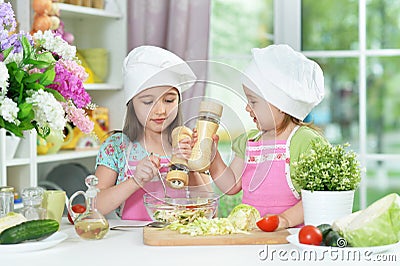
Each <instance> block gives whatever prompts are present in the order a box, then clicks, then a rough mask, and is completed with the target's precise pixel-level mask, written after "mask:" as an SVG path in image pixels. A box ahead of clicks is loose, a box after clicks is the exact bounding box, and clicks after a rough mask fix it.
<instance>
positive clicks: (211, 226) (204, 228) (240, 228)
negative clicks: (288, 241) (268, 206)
mask: <svg viewBox="0 0 400 266" xmlns="http://www.w3.org/2000/svg"><path fill="white" fill-rule="evenodd" d="M259 218H260V213H259V212H258V210H257V209H256V208H254V207H252V206H250V205H246V204H239V205H238V206H236V207H235V208H233V210H232V211H231V213H230V214H229V216H228V218H213V219H207V218H206V217H204V216H203V217H196V218H195V219H194V220H193V221H191V222H188V223H185V224H183V223H181V222H179V221H174V222H172V223H171V224H169V225H168V226H166V227H165V228H166V229H170V230H174V231H178V232H179V233H181V234H189V235H191V236H199V235H202V236H204V235H229V234H237V233H244V234H248V232H247V231H250V230H252V229H254V228H255V227H256V226H257V225H256V221H257V220H258V219H259ZM175 220H176V219H175Z"/></svg>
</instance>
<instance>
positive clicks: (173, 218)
mask: <svg viewBox="0 0 400 266" xmlns="http://www.w3.org/2000/svg"><path fill="white" fill-rule="evenodd" d="M212 212H213V211H212V210H211V209H206V208H197V209H182V210H179V209H175V210H158V211H156V212H155V213H154V218H155V219H156V220H157V221H160V222H164V223H174V222H178V223H180V224H188V223H191V222H193V221H195V220H197V219H199V218H202V217H212V215H213V213H212Z"/></svg>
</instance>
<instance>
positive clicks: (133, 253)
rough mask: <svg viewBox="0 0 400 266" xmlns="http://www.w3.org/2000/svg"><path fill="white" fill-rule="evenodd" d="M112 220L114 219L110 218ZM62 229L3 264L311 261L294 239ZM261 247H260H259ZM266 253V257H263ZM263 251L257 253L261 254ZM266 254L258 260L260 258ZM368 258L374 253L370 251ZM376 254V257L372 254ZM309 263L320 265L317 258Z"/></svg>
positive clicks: (164, 265) (0, 260)
mask: <svg viewBox="0 0 400 266" xmlns="http://www.w3.org/2000/svg"><path fill="white" fill-rule="evenodd" d="M110 224H115V221H110ZM61 231H62V232H65V233H67V234H68V238H67V239H66V240H65V241H63V242H61V243H60V244H58V245H56V246H54V247H51V248H49V249H45V250H38V251H32V252H26V253H12V254H11V253H10V254H4V253H0V265H1V266H19V265H21V266H22V265H23V266H30V265H32V266H33V265H35V266H36V265H38V266H47V265H49V266H50V265H51V266H62V265H68V266H73V265H90V266H98V265H109V266H114V265H115V266H117V265H131V266H136V265H144V264H145V263H146V264H147V265H160V266H168V265H173V266H177V265H186V266H191V265H220V266H225V265H227V266H230V265H246V266H250V265H276V264H284V265H310V260H309V259H305V260H303V259H302V260H300V261H294V260H293V259H292V258H291V256H296V255H299V254H300V255H301V254H302V253H301V252H302V251H301V250H299V249H297V248H296V247H295V246H294V245H291V244H284V245H268V246H266V245H232V246H185V247H180V246H179V247H154V246H146V245H144V244H143V233H142V232H143V229H142V228H135V229H129V231H109V232H108V234H107V235H106V236H105V238H104V239H101V240H91V241H89V240H82V239H80V238H79V237H78V236H77V235H76V234H75V231H74V228H73V226H72V225H70V224H69V223H68V221H67V220H66V219H64V220H63V222H62V227H61ZM260 252H261V253H260ZM267 253H268V258H265V256H266V254H267ZM260 254H261V257H260ZM384 254H385V255H391V256H392V257H391V258H393V257H395V258H396V260H397V261H396V262H391V263H389V264H387V265H399V262H400V248H399V246H397V248H396V249H394V250H389V251H388V252H386V253H384ZM262 257H263V258H264V260H262V259H261V258H262ZM371 258H372V257H371ZM374 258H375V257H374ZM318 259H320V258H318ZM311 264H315V265H321V264H322V263H321V261H319V260H317V261H314V259H312V261H311ZM330 264H333V265H339V264H340V265H344V264H346V265H366V264H369V265H386V263H385V264H377V263H376V262H374V261H365V260H361V261H354V260H350V261H343V260H341V259H340V258H338V259H337V260H335V261H334V260H331V259H329V258H325V259H324V261H323V265H330Z"/></svg>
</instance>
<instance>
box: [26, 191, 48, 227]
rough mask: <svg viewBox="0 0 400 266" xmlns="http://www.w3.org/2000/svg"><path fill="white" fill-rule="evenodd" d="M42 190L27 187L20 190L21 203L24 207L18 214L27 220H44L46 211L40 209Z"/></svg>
mask: <svg viewBox="0 0 400 266" xmlns="http://www.w3.org/2000/svg"><path fill="white" fill-rule="evenodd" d="M43 194H44V189H43V188H41V187H29V188H24V189H23V190H22V193H21V196H22V203H23V205H24V207H23V208H22V209H21V211H20V213H21V214H22V215H23V216H25V218H26V219H27V220H42V219H46V209H45V208H42V201H43Z"/></svg>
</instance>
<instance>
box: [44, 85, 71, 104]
mask: <svg viewBox="0 0 400 266" xmlns="http://www.w3.org/2000/svg"><path fill="white" fill-rule="evenodd" d="M44 90H45V91H47V92H49V93H51V94H53V96H54V98H56V100H57V101H59V102H66V100H65V98H64V96H62V95H61V93H59V92H58V91H56V90H53V89H50V88H45V89H44Z"/></svg>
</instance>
